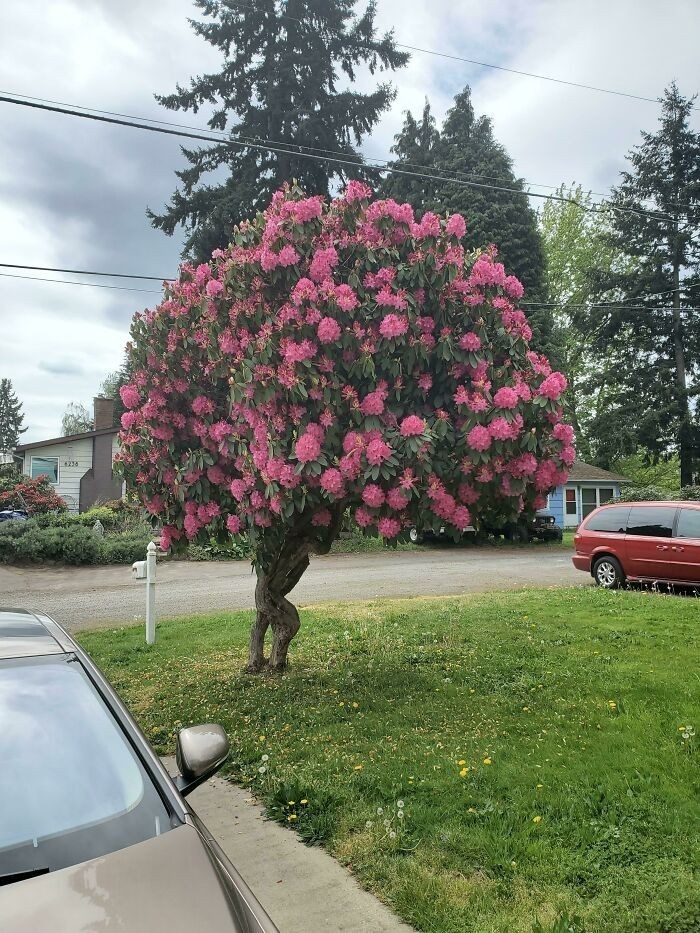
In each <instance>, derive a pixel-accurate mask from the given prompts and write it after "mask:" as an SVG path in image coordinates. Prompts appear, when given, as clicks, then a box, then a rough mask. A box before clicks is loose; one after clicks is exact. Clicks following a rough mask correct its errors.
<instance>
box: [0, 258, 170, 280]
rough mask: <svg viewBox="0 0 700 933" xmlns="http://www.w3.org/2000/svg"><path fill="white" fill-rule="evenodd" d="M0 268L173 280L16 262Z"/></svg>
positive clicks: (5, 263) (112, 277)
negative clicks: (24, 264) (23, 264)
mask: <svg viewBox="0 0 700 933" xmlns="http://www.w3.org/2000/svg"><path fill="white" fill-rule="evenodd" d="M0 269H28V270H30V271H32V272H65V273H66V275H99V276H103V277H104V278H108V279H149V280H151V281H153V282H170V281H173V280H172V279H169V278H167V277H166V276H163V277H160V276H157V275H129V274H128V273H126V272H92V271H91V270H88V269H57V268H56V267H55V266H21V265H19V263H16V262H0ZM86 284H87V283H86Z"/></svg>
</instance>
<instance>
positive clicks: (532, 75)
mask: <svg viewBox="0 0 700 933" xmlns="http://www.w3.org/2000/svg"><path fill="white" fill-rule="evenodd" d="M236 2H237V4H238V6H242V7H247V8H248V9H250V10H258V12H263V11H261V10H260V9H259V7H256V6H254V5H253V4H252V3H245V2H244V0H236ZM274 16H275V19H287V20H290V21H291V22H294V23H302V24H303V23H304V20H303V19H299V18H298V17H296V16H289V15H288V14H287V13H275V14H274ZM355 44H356V46H357V47H359V48H366V49H369V50H370V51H372V52H378V51H379V49H378V46H379V45H380V44H381V43H380V42H377V43H375V45H369V44H368V43H361V42H358V43H355ZM394 45H395V46H396V47H397V48H399V49H408V51H409V52H420V53H421V54H423V55H435V56H437V57H438V58H449V59H450V60H451V61H455V62H465V63H466V64H467V65H478V67H479V68H492V69H493V70H494V71H506V72H508V73H509V74H513V75H521V76H522V77H524V78H537V79H538V80H539V81H551V82H553V83H554V84H565V85H567V86H568V87H579V88H582V89H583V90H586V91H597V92H598V93H600V94H614V95H616V96H617V97H628V98H631V99H632V100H643V101H647V102H648V103H651V104H658V103H660V100H659V98H658V97H643V96H642V95H641V94H631V93H629V92H627V91H617V90H613V89H612V88H608V87H597V86H596V85H593V84H581V83H580V82H578V81H566V80H565V79H564V78H553V77H551V76H550V75H540V74H536V73H535V72H532V71H519V70H518V69H517V68H506V67H505V66H504V65H494V64H491V63H490V62H480V61H477V60H476V59H473V58H464V57H463V56H461V55H451V54H450V53H448V52H438V51H436V50H435V49H424V48H421V47H419V46H417V45H407V44H406V43H405V42H396V41H394ZM693 109H694V110H696V109H697V108H696V107H694V108H693Z"/></svg>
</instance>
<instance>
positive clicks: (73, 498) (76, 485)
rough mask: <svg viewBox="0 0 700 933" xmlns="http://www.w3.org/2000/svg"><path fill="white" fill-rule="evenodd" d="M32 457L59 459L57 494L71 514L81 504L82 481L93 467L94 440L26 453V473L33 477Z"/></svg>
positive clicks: (37, 449)
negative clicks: (64, 501) (63, 500)
mask: <svg viewBox="0 0 700 933" xmlns="http://www.w3.org/2000/svg"><path fill="white" fill-rule="evenodd" d="M32 457H58V483H57V484H55V488H56V492H57V493H58V494H59V496H61V497H62V498H64V499H65V500H66V503H67V505H68V508H69V509H70V511H71V512H77V511H78V507H79V504H80V480H81V478H82V477H83V476H84V475H85V473H86V472H87V471H88V470H89V469H90V468H91V466H92V438H91V437H85V438H81V439H80V440H77V441H68V442H67V443H65V444H47V445H46V446H44V447H33V448H32V449H31V450H25V451H24V472H25V473H26V474H27V476H31V464H32Z"/></svg>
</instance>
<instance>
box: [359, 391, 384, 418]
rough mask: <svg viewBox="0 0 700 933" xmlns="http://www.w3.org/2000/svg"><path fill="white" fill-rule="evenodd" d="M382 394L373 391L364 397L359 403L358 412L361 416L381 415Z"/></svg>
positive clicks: (382, 407)
mask: <svg viewBox="0 0 700 933" xmlns="http://www.w3.org/2000/svg"><path fill="white" fill-rule="evenodd" d="M384 397H385V396H384V393H383V392H379V391H377V390H376V389H375V391H374V392H370V393H369V395H365V397H364V398H363V399H362V402H361V403H360V411H361V412H362V414H363V415H381V413H382V412H383V411H384Z"/></svg>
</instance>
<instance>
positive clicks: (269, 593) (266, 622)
mask: <svg viewBox="0 0 700 933" xmlns="http://www.w3.org/2000/svg"><path fill="white" fill-rule="evenodd" d="M308 566H309V547H308V542H306V541H300V542H297V544H296V546H294V547H291V546H288V547H285V548H283V549H282V552H281V553H280V556H279V558H278V559H277V561H276V563H275V566H274V567H273V568H272V569H271V570H269V571H264V570H262V569H258V571H257V575H258V579H257V583H256V585H255V609H256V613H255V621H254V622H253V624H252V626H251V629H250V645H249V650H248V664H247V665H246V668H245V670H246V673H248V674H258V673H260V672H261V671H268V672H270V673H281V672H282V671H283V670H284V669H285V668H286V666H287V652H288V650H289V644H290V642H291V640H292V639H293V638H294V636H295V635H296V633H297V632H298V631H299V628H300V626H301V620H300V619H299V613H298V612H297V609H296V606H294V605H293V604H292V603H291V602H290V601H289V600H288V599H287V593H289V592H290V590H292V589H293V588H294V587H295V586H296V584H297V583H298V582H299V580H300V579H301V576H302V574H303V573H304V571H305V570H306V568H307V567H308ZM268 629H271V630H272V647H271V649H270V656H269V658H266V657H265V635H266V633H267V630H268Z"/></svg>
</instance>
